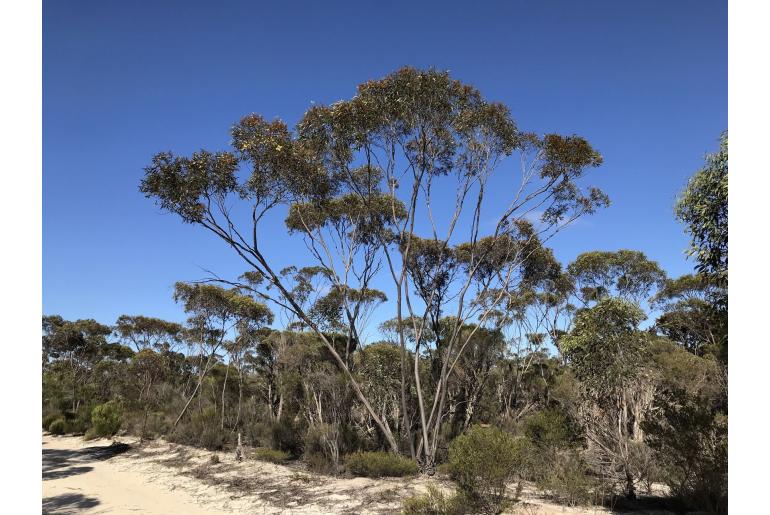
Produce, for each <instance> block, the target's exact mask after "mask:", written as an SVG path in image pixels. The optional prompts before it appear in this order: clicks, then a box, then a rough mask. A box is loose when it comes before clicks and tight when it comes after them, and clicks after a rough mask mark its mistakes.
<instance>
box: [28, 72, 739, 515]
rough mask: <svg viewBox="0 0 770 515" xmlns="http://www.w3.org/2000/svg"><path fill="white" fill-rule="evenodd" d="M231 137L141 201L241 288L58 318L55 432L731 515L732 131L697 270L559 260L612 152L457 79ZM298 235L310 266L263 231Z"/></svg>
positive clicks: (361, 98) (486, 490) (46, 392)
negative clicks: (661, 488)
mask: <svg viewBox="0 0 770 515" xmlns="http://www.w3.org/2000/svg"><path fill="white" fill-rule="evenodd" d="M232 140H233V147H234V148H233V150H232V151H224V152H208V151H200V152H197V153H195V154H193V155H192V156H189V157H177V156H174V155H172V154H170V153H161V154H158V155H156V156H155V157H154V158H153V159H152V163H151V164H150V165H149V166H148V167H147V169H146V173H145V177H144V180H143V181H142V184H141V191H142V192H143V193H144V194H146V195H147V196H148V197H149V198H151V199H153V200H155V201H156V202H157V203H158V204H159V205H160V207H161V208H162V209H164V210H166V211H170V212H172V213H176V214H177V215H179V216H180V217H181V219H182V220H183V221H184V222H186V223H189V224H194V225H197V226H200V227H203V228H204V229H206V230H208V231H209V232H211V233H212V234H213V235H214V236H215V238H216V239H219V240H222V241H223V242H224V245H223V246H222V248H223V249H225V248H229V249H230V250H231V251H234V252H235V253H236V254H237V255H238V256H239V257H240V258H242V260H243V263H244V269H245V272H244V273H243V275H242V276H240V277H236V278H233V277H219V276H215V275H212V276H210V277H206V278H202V280H201V281H200V282H196V283H177V284H176V287H175V293H174V299H175V300H176V301H177V302H178V303H179V304H180V305H181V306H182V307H183V309H184V311H185V312H186V313H187V315H188V318H187V320H186V321H185V322H184V323H177V322H169V321H164V320H159V319H156V318H152V317H151V316H141V315H132V316H129V315H125V316H121V317H119V318H118V320H116V321H115V323H114V324H113V325H110V326H108V325H103V324H102V323H99V322H96V321H94V320H75V321H68V320H64V319H62V318H61V317H59V316H56V315H50V316H44V317H43V428H44V429H46V430H48V431H50V432H51V433H54V434H64V433H84V434H86V435H87V436H89V437H91V436H93V437H96V436H109V435H113V434H115V433H116V432H118V431H119V430H122V431H127V432H130V433H133V434H136V435H139V436H141V437H142V438H147V439H151V438H157V437H161V436H162V437H164V438H166V439H168V440H170V441H172V442H178V443H184V444H189V445H194V446H200V447H205V448H207V449H234V447H235V446H236V444H237V441H238V435H239V434H240V435H241V437H242V439H243V443H244V444H245V445H246V446H248V447H249V448H252V449H251V451H249V453H247V458H248V457H250V458H254V459H260V460H265V461H271V462H274V463H286V462H289V461H292V460H294V461H297V460H299V461H301V462H303V463H304V464H305V465H306V466H307V467H308V468H309V469H310V470H313V471H316V472H319V473H324V474H354V475H362V476H369V477H388V476H409V475H414V474H427V475H433V474H436V473H438V474H441V475H447V476H448V477H450V478H451V479H452V480H453V481H454V483H455V484H456V491H455V492H453V493H447V492H443V491H441V490H439V489H431V490H430V491H429V492H428V493H427V494H426V495H424V496H420V497H416V498H411V499H408V500H406V501H405V502H404V506H403V509H404V512H405V513H410V514H417V513H423V514H428V513H499V512H500V511H501V510H503V509H504V508H505V507H506V506H509V505H511V504H512V503H515V501H516V494H517V491H518V489H519V488H521V487H522V485H524V484H525V483H527V484H533V485H535V486H536V487H537V488H538V489H539V490H540V491H542V492H543V493H544V495H547V496H549V497H550V498H552V499H554V500H555V501H557V502H560V503H564V504H567V505H577V504H580V505H582V504H608V503H609V504H612V503H617V502H620V501H621V500H623V499H628V500H632V499H634V498H636V497H637V496H639V495H642V494H646V493H648V492H650V491H651V489H652V485H653V484H665V485H667V486H668V487H669V488H670V492H671V496H672V500H671V502H672V503H673V504H672V505H673V506H675V507H679V508H682V509H698V510H704V511H709V512H726V510H727V503H726V501H727V232H726V229H727V136H726V135H725V136H723V139H722V146H721V148H720V150H719V152H718V153H716V154H714V155H711V156H709V157H708V158H707V162H706V164H705V166H704V168H703V170H701V171H699V172H697V173H696V174H695V175H694V176H693V178H692V179H691V181H690V182H689V184H688V185H687V187H686V189H685V191H684V192H683V193H682V194H681V195H680V198H679V201H678V203H677V206H676V210H675V215H676V216H677V217H678V218H679V219H680V220H681V221H682V222H684V224H685V230H686V231H688V233H689V234H690V235H691V237H692V249H691V254H692V256H693V259H694V262H695V263H696V265H697V268H696V272H695V273H694V274H692V275H686V276H683V277H676V278H669V277H667V275H666V273H665V271H664V270H662V269H661V268H660V267H659V265H658V264H657V263H656V262H654V261H652V260H650V259H648V258H647V257H646V256H645V254H644V253H643V252H642V251H639V250H617V251H615V250H613V251H589V249H586V250H587V251H586V252H585V253H583V254H581V255H579V256H578V257H577V258H576V259H575V260H574V261H573V262H571V263H567V264H562V263H559V262H558V261H557V259H556V258H555V257H554V254H553V252H552V250H551V249H550V248H549V247H548V246H547V245H548V244H551V243H552V242H557V241H558V233H559V232H561V231H563V230H565V229H566V228H567V226H568V225H569V224H570V223H573V222H574V221H575V220H577V219H579V218H580V217H583V216H588V215H590V214H592V213H593V212H595V211H596V210H597V209H601V208H603V207H606V206H607V205H608V204H609V199H608V198H607V196H606V195H604V193H602V192H601V191H600V190H598V189H597V188H593V187H587V186H584V185H583V182H584V181H585V180H586V177H587V176H588V175H590V174H589V171H591V170H592V169H593V168H596V167H599V166H600V165H601V163H602V158H601V156H600V154H599V153H598V152H597V151H596V150H594V149H593V148H592V147H591V145H590V144H589V143H588V141H586V140H585V139H584V138H582V137H580V136H575V135H572V136H560V135H557V134H547V135H544V136H540V135H535V134H532V133H527V132H523V131H522V130H520V129H519V128H518V127H517V126H516V124H515V123H514V121H513V120H512V119H511V117H510V114H509V112H508V109H507V108H506V107H505V106H503V105H500V104H496V103H490V102H487V101H485V100H483V98H482V97H481V95H480V94H479V92H478V91H476V90H475V89H474V88H472V87H470V86H468V85H465V84H462V83H459V82H457V81H454V80H452V79H451V78H450V77H449V76H448V75H447V74H445V73H441V72H437V71H419V70H414V69H410V68H405V69H401V70H399V71H397V72H395V73H393V74H391V75H389V76H387V77H385V78H384V79H382V80H378V81H370V82H367V83H365V84H362V85H361V86H359V88H358V91H357V94H356V95H355V96H354V97H353V98H352V99H351V100H347V101H340V102H338V103H335V104H333V105H331V106H313V107H311V108H310V109H309V110H308V111H307V112H306V113H305V116H304V117H303V118H302V120H301V121H300V122H299V123H298V124H297V126H296V128H295V129H294V130H291V129H289V128H288V127H287V126H286V125H285V124H283V123H282V122H280V121H267V120H265V119H263V118H261V117H259V116H257V115H249V116H247V117H245V118H243V119H242V120H241V121H240V122H238V123H237V124H236V125H235V126H234V127H233V128H232ZM161 143H162V142H161ZM512 170H514V171H515V170H518V171H517V172H516V173H512ZM498 171H499V173H497V174H496V173H495V172H498ZM501 188H503V191H504V195H503V196H504V198H503V200H502V201H501V200H500V190H501ZM491 189H495V190H497V191H496V194H495V195H494V196H490V190H491ZM672 193H673V192H665V193H662V194H666V195H670V194H672ZM492 216H495V217H496V218H495V219H494V220H493V221H491V222H490V217H492ZM672 216H673V215H672ZM276 217H279V218H276ZM280 218H284V219H285V223H286V227H287V229H288V231H289V232H290V233H291V234H293V235H295V236H296V237H297V238H300V239H302V240H303V241H304V242H305V244H306V249H307V252H306V253H305V255H303V256H292V258H293V259H295V260H296V263H295V264H294V265H290V266H287V265H289V264H288V263H286V259H287V258H286V256H283V257H281V258H280V259H278V258H275V257H270V256H278V255H279V254H280V253H279V252H276V250H275V249H271V248H270V241H269V240H266V239H262V238H261V237H260V236H261V234H262V232H261V227H262V225H261V224H263V223H266V222H265V220H273V221H275V220H279V219H280ZM373 319H374V320H378V321H380V320H385V321H384V322H378V323H376V324H373V323H372V322H371V321H372V320H373ZM364 335H369V336H366V337H365V336H364ZM372 335H373V336H372ZM517 485H518V486H517Z"/></svg>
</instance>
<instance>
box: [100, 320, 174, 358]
mask: <svg viewBox="0 0 770 515" xmlns="http://www.w3.org/2000/svg"><path fill="white" fill-rule="evenodd" d="M181 332H182V325H181V324H178V323H176V322H167V321H166V320H161V319H160V318H154V317H146V316H143V315H135V316H131V315H120V316H119V317H118V319H117V320H116V321H115V333H116V334H117V335H118V336H119V337H120V339H121V340H123V341H124V342H125V343H127V344H129V345H133V346H134V348H135V349H136V352H139V351H142V350H144V349H155V350H158V351H159V350H162V349H164V348H166V349H168V350H171V351H173V350H174V349H175V348H176V346H177V344H178V343H179V336H180V334H181Z"/></svg>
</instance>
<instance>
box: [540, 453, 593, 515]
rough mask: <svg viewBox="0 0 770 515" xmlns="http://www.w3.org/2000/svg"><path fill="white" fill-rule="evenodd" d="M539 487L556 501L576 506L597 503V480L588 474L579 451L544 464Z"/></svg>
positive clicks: (561, 454)
mask: <svg viewBox="0 0 770 515" xmlns="http://www.w3.org/2000/svg"><path fill="white" fill-rule="evenodd" d="M542 463H543V466H542V468H541V470H540V474H539V477H538V479H537V480H536V481H535V484H536V485H537V487H538V488H539V489H540V490H542V491H543V492H545V493H546V494H547V495H548V496H550V497H551V498H553V499H554V500H556V501H558V502H561V503H564V504H567V505H569V506H575V505H578V504H583V505H585V504H591V503H592V502H593V501H596V500H598V499H596V498H595V497H596V495H595V491H596V490H597V487H598V486H599V484H598V482H597V480H596V479H595V478H593V477H592V476H591V475H590V474H589V473H588V467H587V466H586V464H585V462H584V461H583V459H582V458H581V457H580V455H579V454H578V452H577V451H566V452H561V453H558V455H556V456H555V457H554V458H553V459H548V460H545V461H543V462H542Z"/></svg>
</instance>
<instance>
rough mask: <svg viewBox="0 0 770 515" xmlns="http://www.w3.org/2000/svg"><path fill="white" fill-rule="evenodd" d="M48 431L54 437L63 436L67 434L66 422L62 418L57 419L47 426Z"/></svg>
mask: <svg viewBox="0 0 770 515" xmlns="http://www.w3.org/2000/svg"><path fill="white" fill-rule="evenodd" d="M48 431H49V432H50V433H51V434H54V435H63V434H64V433H66V432H67V422H66V421H65V420H64V417H59V418H57V419H56V420H54V421H53V422H51V424H50V425H49V426H48Z"/></svg>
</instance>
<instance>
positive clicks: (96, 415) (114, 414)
mask: <svg viewBox="0 0 770 515" xmlns="http://www.w3.org/2000/svg"><path fill="white" fill-rule="evenodd" d="M122 423H123V410H122V409H121V407H120V404H118V403H117V401H109V402H105V403H104V404H101V405H99V406H96V407H95V408H94V409H93V411H92V412H91V424H92V428H93V434H94V435H96V436H112V435H114V434H115V433H117V432H118V430H119V429H120V426H121V424H122Z"/></svg>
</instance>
